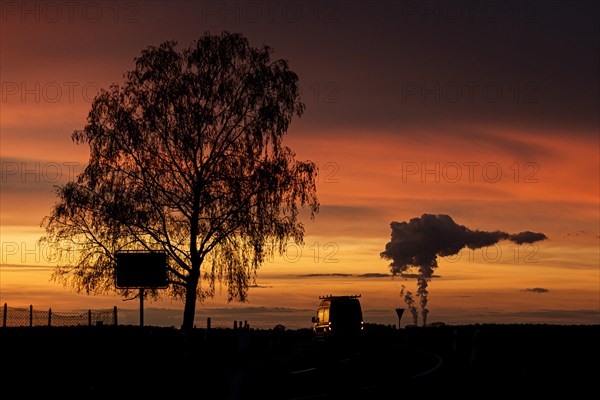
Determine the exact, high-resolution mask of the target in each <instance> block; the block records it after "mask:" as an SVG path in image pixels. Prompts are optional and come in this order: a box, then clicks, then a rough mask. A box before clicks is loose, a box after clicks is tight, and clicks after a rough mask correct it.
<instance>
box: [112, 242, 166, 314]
mask: <svg viewBox="0 0 600 400" xmlns="http://www.w3.org/2000/svg"><path fill="white" fill-rule="evenodd" d="M115 260H116V265H115V286H116V287H117V288H118V289H139V290H140V295H139V296H140V326H144V295H145V289H164V288H166V287H168V286H169V283H168V280H167V254H166V253H165V252H164V251H146V250H129V251H119V252H117V253H115Z"/></svg>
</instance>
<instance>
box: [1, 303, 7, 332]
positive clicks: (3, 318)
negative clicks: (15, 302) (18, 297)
mask: <svg viewBox="0 0 600 400" xmlns="http://www.w3.org/2000/svg"><path fill="white" fill-rule="evenodd" d="M7 311H8V305H7V304H6V303H4V311H3V313H2V327H3V328H4V327H6V314H7Z"/></svg>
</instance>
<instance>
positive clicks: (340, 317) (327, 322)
mask: <svg viewBox="0 0 600 400" xmlns="http://www.w3.org/2000/svg"><path fill="white" fill-rule="evenodd" d="M359 298H360V295H350V296H332V295H329V296H319V299H321V302H320V304H319V308H318V309H317V315H316V316H313V317H312V323H313V338H314V340H315V341H318V342H321V341H327V340H331V339H357V338H359V337H360V336H361V335H362V332H363V325H364V324H363V316H362V307H361V305H360V300H359Z"/></svg>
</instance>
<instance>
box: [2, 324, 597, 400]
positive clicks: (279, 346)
mask: <svg viewBox="0 0 600 400" xmlns="http://www.w3.org/2000/svg"><path fill="white" fill-rule="evenodd" d="M599 338H600V325H572V326H566V325H464V326H441V327H427V328H407V329H400V330H397V329H393V328H390V327H387V326H382V325H369V324H367V326H366V327H365V333H364V337H363V338H362V340H361V341H359V342H352V343H332V344H323V343H313V342H312V337H311V331H310V330H308V329H306V330H287V331H286V330H283V331H275V330H246V331H241V330H238V331H234V330H232V329H213V330H211V331H209V332H207V331H206V330H200V329H198V330H194V331H193V332H191V333H188V334H183V333H182V332H181V331H180V330H178V329H173V328H158V327H143V328H141V327H136V326H98V327H68V328H61V327H48V328H45V327H34V328H25V327H21V328H1V329H0V368H1V375H0V393H2V395H1V396H2V398H5V399H8V398H37V397H38V396H43V397H46V398H47V397H49V396H59V397H58V398H61V399H66V398H77V399H96V398H97V399H107V398H135V399H137V398H142V397H145V398H161V399H162V398H186V399H188V398H189V399H231V400H233V399H316V398H320V399H334V398H335V399H337V398H340V399H342V398H343V399H353V398H356V399H401V398H402V399H404V398H407V397H409V396H419V397H421V398H430V397H434V396H435V397H438V396H440V395H441V396H460V397H462V398H465V397H469V398H482V399H484V398H509V397H519V398H521V397H525V396H527V397H532V398H540V397H542V396H548V395H557V394H563V393H564V394H567V395H568V397H569V398H575V397H578V396H579V395H585V396H586V397H587V396H589V394H590V393H596V394H597V392H598V388H599V383H600V368H599V366H598V359H599V355H600V351H599V350H600V345H599ZM7 393H12V394H14V396H11V397H8V396H7V397H5V395H6V394H7Z"/></svg>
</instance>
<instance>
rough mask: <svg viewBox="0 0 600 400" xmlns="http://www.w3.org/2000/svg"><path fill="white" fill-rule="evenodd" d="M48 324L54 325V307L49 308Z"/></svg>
mask: <svg viewBox="0 0 600 400" xmlns="http://www.w3.org/2000/svg"><path fill="white" fill-rule="evenodd" d="M48 326H52V309H51V308H49V309H48Z"/></svg>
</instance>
